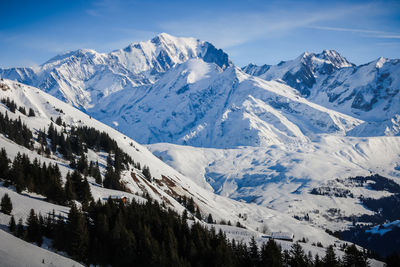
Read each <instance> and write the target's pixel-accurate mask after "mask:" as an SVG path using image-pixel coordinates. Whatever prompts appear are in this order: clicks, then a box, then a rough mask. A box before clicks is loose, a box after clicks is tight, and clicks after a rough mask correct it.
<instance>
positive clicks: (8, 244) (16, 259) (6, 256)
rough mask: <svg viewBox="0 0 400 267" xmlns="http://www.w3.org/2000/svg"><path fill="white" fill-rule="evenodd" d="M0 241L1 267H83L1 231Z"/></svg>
mask: <svg viewBox="0 0 400 267" xmlns="http://www.w3.org/2000/svg"><path fill="white" fill-rule="evenodd" d="M0 241H1V242H0V261H1V266H2V267H17V266H32V267H36V266H41V267H45V266H65V267H67V266H69V267H74V266H75V267H78V266H83V265H82V264H80V263H78V262H76V261H73V260H71V259H69V258H66V257H63V256H61V255H58V254H56V253H53V252H51V251H48V250H46V249H43V248H39V247H37V246H35V245H33V244H30V243H27V242H25V241H23V240H22V239H19V238H17V237H15V236H13V235H11V234H9V233H6V232H5V231H3V230H0Z"/></svg>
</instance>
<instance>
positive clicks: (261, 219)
mask: <svg viewBox="0 0 400 267" xmlns="http://www.w3.org/2000/svg"><path fill="white" fill-rule="evenodd" d="M2 86H3V88H5V89H4V90H2V91H1V92H0V93H1V98H2V99H3V98H7V97H8V98H9V99H10V100H12V101H14V103H15V105H16V106H17V107H22V106H23V107H25V108H26V109H33V110H34V113H35V116H31V117H29V116H26V115H24V114H23V113H21V112H20V111H19V108H17V109H16V110H15V111H14V112H12V110H10V109H9V108H8V107H7V106H6V105H4V104H1V105H0V112H1V113H2V114H5V113H7V116H9V118H10V119H13V118H18V117H19V118H20V119H21V121H22V122H23V123H24V124H26V125H27V127H28V128H29V129H31V131H32V132H33V138H34V140H35V141H34V143H33V148H34V150H31V149H28V148H26V147H24V146H21V145H17V144H16V143H15V142H13V141H11V140H10V139H9V138H7V137H6V136H4V135H2V137H1V139H0V142H1V147H2V148H5V150H6V151H7V155H8V157H9V158H10V159H12V158H14V157H15V156H16V155H17V153H24V154H26V155H28V157H29V158H30V159H31V160H33V159H35V158H37V159H39V160H40V162H42V163H46V164H49V165H50V163H51V164H56V165H57V166H58V167H59V169H60V173H61V177H62V181H63V183H65V176H66V174H67V172H71V171H72V169H71V167H70V166H69V165H68V161H66V160H65V159H64V158H63V157H62V156H61V155H60V154H59V153H50V155H49V156H46V155H45V154H39V153H38V152H39V151H40V149H39V148H40V143H39V142H38V139H37V138H38V135H37V134H38V133H39V130H40V129H43V128H46V127H49V125H50V124H51V122H52V121H51V119H52V117H53V118H57V117H61V119H62V121H63V122H64V123H65V126H58V125H56V124H53V125H54V127H56V128H57V129H59V130H60V131H63V130H62V129H64V130H66V131H67V132H68V131H70V129H71V127H72V126H74V127H79V126H80V125H85V126H89V127H94V128H95V129H97V130H100V131H104V132H106V133H108V134H109V135H110V136H112V138H113V139H114V140H115V141H117V144H118V145H119V147H121V149H122V150H123V151H124V152H125V153H128V154H129V155H130V156H131V157H132V158H133V159H134V161H135V162H136V164H137V163H138V162H140V163H141V165H142V166H144V165H146V166H148V167H149V169H150V171H151V174H152V179H151V180H150V181H149V180H148V179H146V178H145V176H144V174H143V172H142V171H141V170H139V169H137V167H135V166H137V165H134V166H130V167H129V169H128V171H123V172H122V173H121V182H122V183H123V184H124V186H125V188H126V191H128V192H130V193H128V192H121V191H116V190H111V189H107V188H104V187H102V186H100V185H99V184H97V183H96V182H95V180H94V178H93V177H90V176H89V177H88V181H89V185H90V191H91V193H92V195H93V198H94V199H95V200H96V199H101V200H106V199H107V198H108V197H109V196H117V195H120V196H122V195H124V196H127V197H128V198H129V199H135V200H136V201H145V199H144V198H143V197H141V196H142V195H143V194H145V193H146V194H149V195H150V197H151V198H152V199H154V200H158V201H161V202H164V203H165V204H166V205H167V206H169V207H170V208H172V209H174V210H176V211H177V212H179V213H181V212H182V211H183V210H184V209H185V207H183V206H182V205H181V204H180V203H179V202H178V201H177V200H178V197H179V196H181V197H182V196H186V197H187V198H191V197H192V198H193V200H194V203H195V204H196V207H198V209H199V210H200V212H201V215H202V217H203V218H204V220H205V218H206V217H207V215H208V214H212V217H213V218H214V219H215V220H216V221H217V222H219V221H221V220H225V221H228V220H229V221H231V222H232V223H234V222H240V224H242V225H244V226H246V227H247V228H248V229H249V230H250V231H251V232H252V233H253V234H252V235H254V236H256V237H257V236H258V237H259V236H261V233H259V232H256V231H255V230H256V229H261V228H262V227H263V225H267V226H268V228H269V229H270V230H272V231H285V232H292V233H295V236H296V238H299V239H301V238H302V237H306V238H307V239H308V240H309V241H310V242H322V243H323V244H326V245H328V244H331V243H333V242H336V243H337V244H340V241H338V240H337V239H336V238H334V237H332V236H330V235H328V234H327V233H325V232H324V231H323V230H322V229H319V228H317V227H313V226H310V225H309V224H307V223H304V222H300V221H298V220H296V219H293V218H292V217H290V216H288V215H286V214H283V213H280V212H278V211H275V210H271V209H269V208H265V207H260V206H257V205H254V204H247V203H243V202H238V201H235V200H231V199H228V198H225V197H222V196H219V195H216V194H214V193H212V192H210V191H209V190H206V189H203V188H201V187H199V186H198V185H197V184H196V183H194V182H193V181H192V180H191V179H189V178H187V177H186V176H184V175H182V174H180V173H179V172H177V171H175V170H174V169H172V168H171V167H169V166H168V165H166V164H165V163H163V162H162V161H161V160H159V159H158V158H156V157H155V156H153V154H151V153H150V152H149V151H148V150H147V149H146V148H145V147H143V146H141V145H139V144H138V143H136V142H135V141H133V140H132V139H130V138H128V137H126V136H124V135H123V134H121V133H118V132H117V131H115V130H114V129H112V128H110V127H108V126H106V125H104V124H102V123H100V122H98V121H96V120H95V119H93V118H91V117H90V116H88V115H86V114H84V113H82V112H80V111H78V110H76V109H75V108H73V107H71V106H70V105H68V104H66V103H63V102H61V101H60V100H58V99H56V98H54V97H52V96H50V95H48V94H46V93H45V92H43V91H41V90H39V89H37V88H34V87H30V86H26V85H23V84H20V83H16V82H12V81H8V80H3V81H2ZM85 155H86V156H87V158H88V160H89V161H98V162H99V166H100V170H101V173H102V176H103V175H104V174H105V172H106V170H105V166H106V165H107V162H106V158H107V156H106V154H105V152H104V151H103V152H101V151H100V152H96V151H95V150H91V149H88V151H87V152H86V153H85ZM1 191H2V192H8V194H9V195H10V197H11V200H12V202H13V204H14V211H13V215H14V216H15V218H16V220H18V219H19V218H23V219H25V218H26V216H27V213H28V212H29V210H30V208H35V209H36V210H37V211H38V212H39V211H40V212H41V213H42V214H48V213H50V212H51V210H52V209H55V210H56V212H57V213H58V212H61V213H65V212H66V211H67V210H68V208H66V207H63V206H56V205H53V204H50V205H49V204H45V203H47V202H43V200H44V197H43V196H40V195H38V196H35V195H34V194H33V195H32V194H31V193H28V192H26V191H23V194H22V195H21V194H18V193H16V192H13V190H12V189H4V188H3V187H2V188H1ZM24 192H25V193H24ZM8 220H9V217H3V215H2V216H1V222H2V225H3V226H4V225H5V224H7V223H8ZM282 222H284V223H282ZM260 240H262V239H260Z"/></svg>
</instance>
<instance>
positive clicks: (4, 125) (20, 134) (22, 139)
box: [0, 112, 33, 149]
mask: <svg viewBox="0 0 400 267" xmlns="http://www.w3.org/2000/svg"><path fill="white" fill-rule="evenodd" d="M0 133H2V134H4V135H6V136H7V138H9V139H10V140H12V141H14V142H15V143H17V144H18V145H21V146H24V147H26V148H28V149H32V147H33V141H32V132H31V130H29V128H28V127H27V126H26V125H25V124H24V123H22V121H21V117H18V119H16V120H13V119H10V118H9V117H8V114H7V112H6V114H5V115H3V114H2V113H1V114H0Z"/></svg>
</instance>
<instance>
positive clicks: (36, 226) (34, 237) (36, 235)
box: [26, 209, 43, 246]
mask: <svg viewBox="0 0 400 267" xmlns="http://www.w3.org/2000/svg"><path fill="white" fill-rule="evenodd" d="M26 224H27V228H26V239H27V241H28V242H36V243H37V244H38V245H39V246H41V245H42V242H43V239H42V234H41V230H40V223H39V219H38V217H37V216H36V214H35V211H34V210H33V209H31V211H30V212H29V216H28V219H27V221H26Z"/></svg>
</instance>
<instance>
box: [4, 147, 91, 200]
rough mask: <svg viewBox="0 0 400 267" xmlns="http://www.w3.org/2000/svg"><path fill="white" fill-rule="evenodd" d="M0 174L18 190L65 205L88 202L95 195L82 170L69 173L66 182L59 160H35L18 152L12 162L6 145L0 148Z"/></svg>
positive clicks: (7, 183)
mask: <svg viewBox="0 0 400 267" xmlns="http://www.w3.org/2000/svg"><path fill="white" fill-rule="evenodd" d="M0 177H4V179H5V180H6V184H5V185H9V184H12V185H14V186H15V188H16V191H17V192H18V193H20V192H21V191H23V190H28V191H30V192H35V193H38V194H41V195H43V196H45V197H46V198H47V201H49V202H53V203H57V204H60V205H65V204H67V203H68V202H69V201H71V200H78V201H80V202H82V203H83V204H88V203H89V201H90V200H92V199H93V198H92V195H91V193H90V187H89V183H88V181H87V179H86V177H85V178H83V177H82V175H81V174H80V173H79V172H78V171H74V172H73V173H72V174H70V173H68V174H67V181H66V183H65V186H63V185H62V181H61V173H60V170H59V168H58V165H57V164H48V165H46V163H43V164H41V163H40V162H39V160H38V159H35V160H33V162H31V161H30V159H29V157H28V156H27V155H26V154H22V155H21V154H20V153H18V154H17V155H16V157H15V158H14V160H13V161H12V164H11V166H10V161H9V159H8V157H7V152H6V150H5V149H4V148H2V149H1V151H0Z"/></svg>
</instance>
